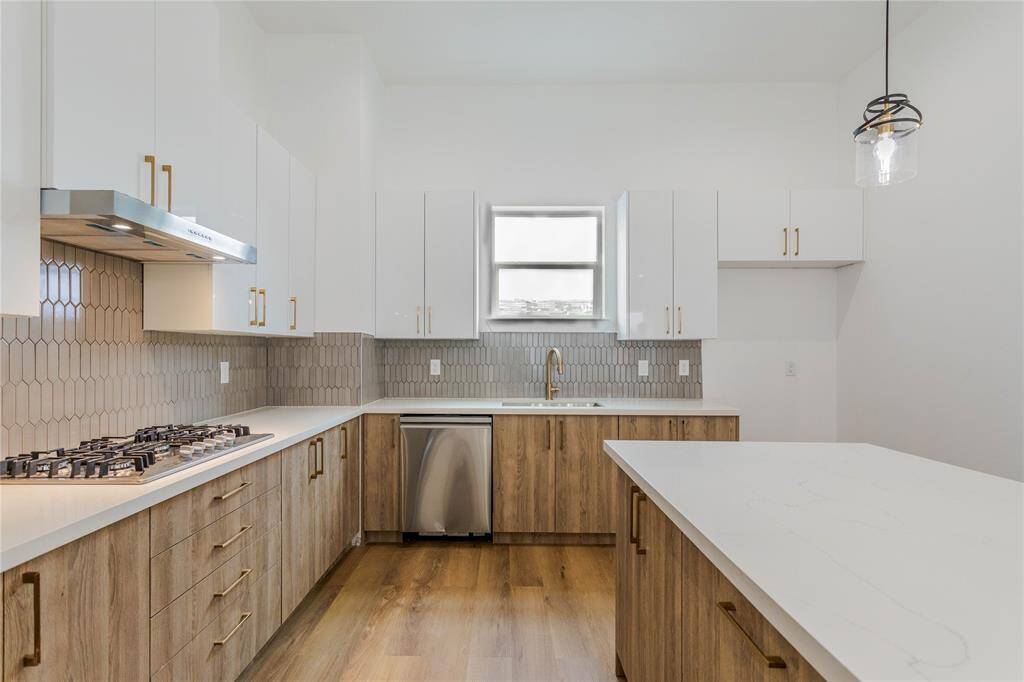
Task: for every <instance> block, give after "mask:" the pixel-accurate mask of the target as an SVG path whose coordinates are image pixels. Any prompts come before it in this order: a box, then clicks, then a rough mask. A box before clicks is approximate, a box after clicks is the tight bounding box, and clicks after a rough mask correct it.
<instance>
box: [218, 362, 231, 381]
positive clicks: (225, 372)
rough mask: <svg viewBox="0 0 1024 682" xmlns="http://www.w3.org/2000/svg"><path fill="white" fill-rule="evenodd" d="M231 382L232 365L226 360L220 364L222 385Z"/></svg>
mask: <svg viewBox="0 0 1024 682" xmlns="http://www.w3.org/2000/svg"><path fill="white" fill-rule="evenodd" d="M229 381H231V363H230V362H228V361H227V360H224V361H223V362H221V363H220V383H222V384H226V383H228V382H229Z"/></svg>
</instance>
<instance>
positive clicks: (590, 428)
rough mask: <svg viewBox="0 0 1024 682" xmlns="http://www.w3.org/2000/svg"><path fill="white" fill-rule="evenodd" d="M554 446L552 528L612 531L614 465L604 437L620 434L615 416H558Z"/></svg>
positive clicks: (574, 531)
mask: <svg viewBox="0 0 1024 682" xmlns="http://www.w3.org/2000/svg"><path fill="white" fill-rule="evenodd" d="M556 426H557V434H556V436H557V441H558V442H557V444H556V448H555V530H556V531H557V532H559V533H614V532H615V521H614V511H613V505H612V504H611V502H610V500H612V499H613V496H614V491H615V472H616V470H617V467H616V466H615V463H614V462H613V461H612V460H611V458H610V457H609V456H608V455H606V454H605V453H604V441H606V440H614V439H615V438H617V437H618V434H619V423H618V419H617V418H616V417H588V416H578V415H570V416H565V417H559V418H558V422H557V424H556Z"/></svg>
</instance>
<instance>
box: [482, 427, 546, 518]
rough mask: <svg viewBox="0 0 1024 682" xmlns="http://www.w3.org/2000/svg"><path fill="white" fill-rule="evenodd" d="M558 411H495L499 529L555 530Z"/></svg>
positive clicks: (495, 514) (495, 502) (495, 504)
mask: <svg viewBox="0 0 1024 682" xmlns="http://www.w3.org/2000/svg"><path fill="white" fill-rule="evenodd" d="M554 430H555V418H554V417H537V416H530V415H525V416H521V415H495V416H494V424H493V445H494V448H493V462H492V464H493V473H492V476H493V486H494V490H493V526H494V532H495V533H551V532H554V531H555V453H554V449H555V447H554V445H555V443H554V441H555V436H554Z"/></svg>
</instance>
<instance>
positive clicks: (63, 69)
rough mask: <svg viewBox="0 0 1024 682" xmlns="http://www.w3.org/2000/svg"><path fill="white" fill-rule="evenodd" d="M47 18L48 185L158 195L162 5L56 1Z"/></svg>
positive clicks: (45, 167) (147, 198) (146, 198)
mask: <svg viewBox="0 0 1024 682" xmlns="http://www.w3.org/2000/svg"><path fill="white" fill-rule="evenodd" d="M46 18H47V30H46V66H47V75H46V79H47V88H46V93H47V95H46V98H45V99H46V103H45V107H44V116H45V124H44V131H45V132H44V139H43V172H42V178H43V185H44V186H46V187H57V188H59V189H114V190H117V191H119V192H123V193H125V194H128V195H131V196H134V197H137V198H139V199H142V200H144V201H150V200H151V199H155V197H154V194H153V192H154V191H155V184H154V182H153V180H154V178H155V176H156V173H157V171H158V170H159V169H158V168H156V163H158V161H157V160H156V159H155V155H156V132H155V118H156V116H155V109H156V81H155V80H154V73H155V70H156V52H155V49H154V44H153V36H154V30H155V25H156V24H155V22H156V5H155V3H153V2H51V3H48V4H47V6H46ZM182 48H183V46H182V45H179V47H178V52H179V53H180V52H181V51H182ZM177 56H178V57H179V58H181V56H182V55H181V54H177ZM146 157H150V158H153V159H154V160H153V161H152V162H147V161H146Z"/></svg>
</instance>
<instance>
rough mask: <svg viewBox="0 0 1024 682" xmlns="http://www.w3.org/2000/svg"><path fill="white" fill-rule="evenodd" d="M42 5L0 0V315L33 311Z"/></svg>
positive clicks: (35, 299)
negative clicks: (0, 128)
mask: <svg viewBox="0 0 1024 682" xmlns="http://www.w3.org/2000/svg"><path fill="white" fill-rule="evenodd" d="M42 17H43V13H42V7H41V6H40V4H39V3H38V2H3V3H0V30H2V35H0V52H2V54H0V69H2V73H0V83H3V96H2V97H0V109H2V111H0V126H2V131H0V140H2V144H0V159H2V161H0V177H2V178H3V183H2V187H0V314H3V315H30V316H35V315H39V144H40V118H41V114H40V104H41V98H42V45H43V42H42V41H43V29H42Z"/></svg>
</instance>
